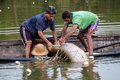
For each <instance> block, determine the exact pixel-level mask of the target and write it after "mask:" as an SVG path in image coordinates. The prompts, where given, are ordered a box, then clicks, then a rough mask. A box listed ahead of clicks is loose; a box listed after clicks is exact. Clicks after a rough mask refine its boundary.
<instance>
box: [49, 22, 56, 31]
mask: <svg viewBox="0 0 120 80" xmlns="http://www.w3.org/2000/svg"><path fill="white" fill-rule="evenodd" d="M50 29H51V30H52V31H54V30H55V23H54V20H52V21H51V23H50Z"/></svg>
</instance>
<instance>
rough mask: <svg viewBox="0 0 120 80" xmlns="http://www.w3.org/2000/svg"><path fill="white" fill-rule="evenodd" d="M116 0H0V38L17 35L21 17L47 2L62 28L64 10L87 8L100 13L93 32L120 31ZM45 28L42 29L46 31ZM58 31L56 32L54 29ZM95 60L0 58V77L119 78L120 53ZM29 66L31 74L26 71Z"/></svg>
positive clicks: (56, 79) (37, 79) (119, 7)
mask: <svg viewBox="0 0 120 80" xmlns="http://www.w3.org/2000/svg"><path fill="white" fill-rule="evenodd" d="M119 2H120V1H119V0H0V40H11V39H20V36H19V32H18V31H19V26H20V24H21V22H23V21H24V20H25V19H27V18H29V17H31V16H33V15H35V14H38V13H41V12H43V11H44V10H45V8H46V7H47V5H54V6H55V7H56V8H57V14H56V16H55V24H56V25H57V26H56V27H57V30H58V31H59V29H61V28H62V25H63V20H62V19H61V13H62V12H63V11H64V10H70V11H78V10H87V11H92V12H94V13H96V14H97V15H98V16H99V17H100V24H99V26H98V31H97V32H96V35H99V34H103V35H106V34H107V35H110V34H120V31H119V30H120V15H119V14H120V5H119ZM48 33H49V30H47V31H46V34H48ZM58 33H59V32H58ZM95 61H96V63H95V64H93V65H90V66H89V67H82V66H81V64H80V63H52V62H49V61H45V62H43V61H40V62H21V63H22V64H21V65H20V66H16V64H15V63H14V62H9V63H7V62H0V80H10V79H11V80H119V79H120V76H119V74H120V71H119V66H120V57H119V56H118V57H116V56H115V57H98V58H95ZM27 68H30V69H31V70H32V74H31V75H30V76H27V75H26V72H25V70H26V69H27Z"/></svg>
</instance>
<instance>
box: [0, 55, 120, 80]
mask: <svg viewBox="0 0 120 80" xmlns="http://www.w3.org/2000/svg"><path fill="white" fill-rule="evenodd" d="M95 61H96V62H95V64H91V65H90V66H89V67H82V65H81V64H80V63H53V62H48V61H37V62H21V64H20V65H16V64H15V63H14V62H11V63H1V64H0V80H10V79H11V80H119V79H120V76H119V74H120V71H119V66H120V57H99V58H96V59H95ZM26 69H30V70H31V74H30V75H28V74H27V71H26Z"/></svg>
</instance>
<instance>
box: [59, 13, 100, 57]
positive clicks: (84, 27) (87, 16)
mask: <svg viewBox="0 0 120 80" xmlns="http://www.w3.org/2000/svg"><path fill="white" fill-rule="evenodd" d="M62 19H63V20H64V21H65V23H64V27H63V30H62V32H61V38H60V39H59V41H60V44H63V43H64V42H65V41H66V40H67V39H68V38H69V37H70V36H71V35H72V34H73V33H74V32H75V30H76V29H77V28H78V29H79V34H78V39H79V40H80V41H81V43H82V45H83V46H84V47H85V49H86V51H87V52H88V53H89V57H90V58H94V57H93V40H92V34H93V33H94V31H95V30H96V29H97V25H98V22H99V18H98V16H97V15H95V14H94V13H92V12H89V11H77V12H69V11H64V12H63V14H62ZM69 24H72V29H71V30H70V31H69V32H68V33H66V31H67V28H68V26H69ZM84 36H86V39H87V40H85V39H84Z"/></svg>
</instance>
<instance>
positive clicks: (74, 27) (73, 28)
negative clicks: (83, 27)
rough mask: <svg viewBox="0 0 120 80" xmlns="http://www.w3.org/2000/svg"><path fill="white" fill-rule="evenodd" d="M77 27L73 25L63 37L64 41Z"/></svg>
mask: <svg viewBox="0 0 120 80" xmlns="http://www.w3.org/2000/svg"><path fill="white" fill-rule="evenodd" d="M77 27H78V25H73V27H72V29H71V30H70V31H69V32H68V33H67V34H66V35H65V36H64V38H65V39H68V38H69V37H70V36H71V35H72V34H73V33H74V32H75V31H76V29H77Z"/></svg>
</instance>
